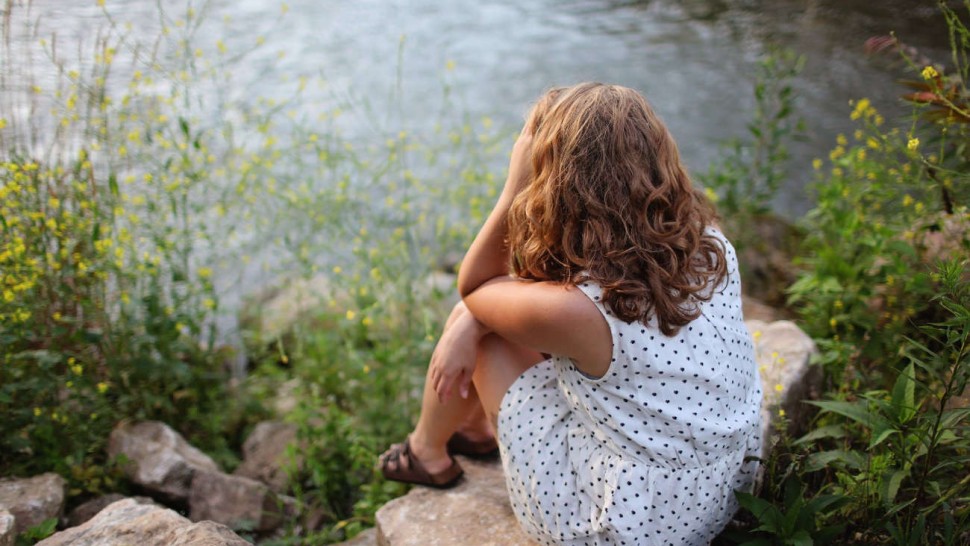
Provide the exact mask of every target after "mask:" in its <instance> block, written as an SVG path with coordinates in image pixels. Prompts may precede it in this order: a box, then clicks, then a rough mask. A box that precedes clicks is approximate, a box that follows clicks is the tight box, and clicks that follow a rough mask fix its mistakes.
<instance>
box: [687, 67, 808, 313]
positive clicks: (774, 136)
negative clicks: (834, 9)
mask: <svg viewBox="0 0 970 546" xmlns="http://www.w3.org/2000/svg"><path fill="white" fill-rule="evenodd" d="M804 64H805V58H804V57H802V56H800V55H796V54H795V53H794V52H792V51H791V50H787V49H774V50H771V51H769V52H768V53H767V54H766V55H765V56H764V57H763V58H762V59H761V60H760V61H759V63H758V65H757V68H756V70H755V73H754V76H753V79H754V99H755V106H754V113H753V119H752V121H751V122H750V123H749V124H748V126H747V131H748V135H747V138H735V139H731V140H729V141H728V142H727V143H725V144H724V145H723V147H722V149H721V152H720V157H719V159H718V160H716V161H715V162H714V163H713V164H712V165H711V166H710V169H709V170H708V172H707V173H706V174H702V175H701V176H700V177H699V181H700V182H701V183H702V184H703V185H704V186H705V188H706V193H707V196H708V197H709V198H710V199H711V200H712V201H713V202H715V203H716V205H717V209H718V213H719V215H720V218H719V223H720V225H721V228H722V229H723V230H724V232H725V234H726V235H727V236H728V237H729V238H730V239H731V242H732V243H733V245H734V246H735V248H736V250H737V251H738V256H739V260H740V262H741V263H740V267H741V279H742V283H743V284H744V285H745V287H746V293H747V294H748V295H751V296H755V297H757V298H759V299H761V300H762V301H765V302H767V303H769V304H772V305H779V306H780V305H783V303H784V298H785V296H784V289H785V287H786V286H787V285H788V284H789V283H790V282H791V280H792V278H791V277H792V275H793V273H792V272H791V267H790V265H789V263H790V261H791V257H792V256H793V255H794V254H795V252H796V248H797V241H798V240H799V238H800V237H801V236H800V234H799V233H798V230H797V229H796V227H795V225H794V224H793V223H792V222H789V221H786V220H785V219H784V218H782V217H779V216H777V215H776V214H774V212H773V210H774V207H773V201H774V198H775V197H776V195H777V193H778V190H779V188H780V186H781V183H782V181H783V180H785V178H786V177H787V168H788V161H789V152H788V144H789V142H790V141H791V140H793V139H797V138H800V136H801V135H802V133H803V123H802V121H801V120H799V119H797V118H796V117H795V108H796V102H797V95H798V94H797V91H796V89H795V87H794V83H793V80H794V79H795V78H796V77H797V76H798V74H799V73H800V72H801V71H802V68H803V66H804Z"/></svg>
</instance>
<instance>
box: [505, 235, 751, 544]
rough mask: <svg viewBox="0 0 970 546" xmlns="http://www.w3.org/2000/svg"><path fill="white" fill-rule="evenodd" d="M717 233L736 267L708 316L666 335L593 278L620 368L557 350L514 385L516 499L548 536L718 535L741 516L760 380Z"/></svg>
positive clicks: (511, 420)
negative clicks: (608, 296) (636, 318)
mask: <svg viewBox="0 0 970 546" xmlns="http://www.w3.org/2000/svg"><path fill="white" fill-rule="evenodd" d="M713 233H715V235H716V236H717V237H718V238H719V239H721V240H722V241H723V242H724V244H725V248H726V252H725V254H726V259H727V261H728V270H729V273H728V276H727V277H726V280H725V282H724V283H723V284H722V285H721V286H719V287H718V288H717V290H716V291H715V293H714V295H713V297H712V298H711V300H710V301H707V302H704V303H703V304H702V305H701V310H702V313H701V316H700V317H698V318H697V319H695V320H694V321H692V322H690V323H688V324H687V325H685V326H683V327H682V328H681V329H680V330H679V331H678V332H677V333H676V334H675V335H673V336H665V335H663V334H662V333H661V332H660V331H659V329H658V328H657V326H656V325H655V324H649V323H648V324H643V323H639V322H632V323H626V322H624V321H621V320H619V319H617V318H616V317H615V316H614V315H613V313H612V312H611V311H610V310H609V309H608V307H607V306H605V305H604V304H603V303H602V301H601V299H602V298H601V289H600V287H599V286H597V285H596V284H595V283H591V282H584V283H580V284H579V285H578V287H579V289H580V290H582V291H583V293H585V294H586V295H587V296H588V297H589V298H590V299H591V300H592V301H593V302H595V303H596V305H597V307H598V308H599V309H600V310H601V312H602V313H603V316H604V319H605V320H606V322H607V323H608V325H609V327H610V331H611V334H612V339H613V358H612V362H611V363H610V368H609V370H608V371H607V372H606V374H605V375H603V376H602V377H600V378H592V377H589V376H587V375H585V374H584V373H583V372H581V371H580V370H579V369H577V368H576V366H575V365H574V364H573V363H572V361H571V360H570V359H568V358H564V357H556V356H554V357H552V358H551V359H550V360H549V361H547V362H545V363H543V364H540V365H538V366H536V367H535V368H534V369H533V370H530V372H527V373H526V374H524V375H523V376H522V377H520V379H519V380H518V381H516V383H515V384H513V386H512V387H511V388H510V389H509V394H508V395H506V400H505V401H503V412H502V414H501V415H500V425H499V430H500V433H502V434H501V436H502V440H503V441H502V442H501V444H502V447H503V455H504V456H503V461H505V467H506V473H507V474H508V478H509V492H510V497H511V499H512V503H513V507H514V508H515V509H516V510H517V511H518V512H519V517H520V518H521V519H524V520H526V521H529V522H531V525H526V528H533V529H536V530H538V531H539V533H538V534H537V536H548V537H553V538H554V539H555V542H556V543H561V544H614V543H616V544H619V543H621V541H624V540H625V541H626V543H627V544H654V543H655V544H697V545H700V544H707V543H708V542H709V541H710V540H711V539H713V538H714V536H715V535H716V533H717V532H719V530H720V529H721V528H723V526H724V525H725V524H726V523H727V521H728V520H729V519H730V517H731V516H732V515H733V514H734V512H735V511H736V509H737V501H736V500H735V497H734V491H735V490H738V489H742V490H746V489H749V488H750V487H751V484H752V483H753V480H754V475H755V471H756V469H757V462H756V461H754V460H751V459H750V458H751V457H757V456H758V455H760V454H759V452H758V451H759V449H760V446H761V441H760V438H759V434H760V423H759V419H760V413H759V409H760V400H761V386H760V380H759V378H758V373H757V369H756V365H755V363H754V360H753V348H752V345H751V339H750V335H749V334H748V332H747V330H746V329H745V327H744V323H743V320H742V317H741V298H740V282H739V280H738V273H737V261H736V258H735V255H734V250H733V248H731V246H730V243H728V242H727V241H726V240H724V239H723V236H721V235H720V233H717V232H713ZM537 411H538V414H537ZM505 431H509V432H508V433H505ZM587 516H589V517H587Z"/></svg>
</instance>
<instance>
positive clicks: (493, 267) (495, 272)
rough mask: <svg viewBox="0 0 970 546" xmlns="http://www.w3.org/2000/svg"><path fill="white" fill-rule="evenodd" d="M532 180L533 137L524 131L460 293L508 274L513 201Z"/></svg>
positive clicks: (463, 273) (471, 252)
mask: <svg viewBox="0 0 970 546" xmlns="http://www.w3.org/2000/svg"><path fill="white" fill-rule="evenodd" d="M531 179H532V135H531V134H529V133H527V132H525V131H523V133H522V134H520V135H519V138H518V139H517V140H516V141H515V146H514V147H513V148H512V157H511V158H510V160H509V176H508V179H506V181H505V187H504V188H503V189H502V195H500V196H499V198H498V202H497V203H496V204H495V208H493V209H492V212H491V214H489V215H488V219H487V220H485V225H484V226H482V229H481V231H479V232H478V236H476V237H475V240H474V241H473V242H472V244H471V246H470V247H469V248H468V253H467V254H465V259H464V260H462V264H461V269H460V270H459V272H458V292H459V293H460V294H461V297H462V298H464V297H466V296H468V295H469V294H471V293H472V292H474V291H475V289H476V288H478V287H479V286H481V285H482V284H484V283H485V282H487V281H488V280H489V279H493V278H495V277H500V276H503V275H508V273H509V249H508V246H507V241H506V239H507V235H508V215H509V207H511V206H512V200H513V199H515V196H516V195H518V194H519V192H521V191H522V190H523V189H524V188H526V187H527V186H528V185H529V182H530V181H531Z"/></svg>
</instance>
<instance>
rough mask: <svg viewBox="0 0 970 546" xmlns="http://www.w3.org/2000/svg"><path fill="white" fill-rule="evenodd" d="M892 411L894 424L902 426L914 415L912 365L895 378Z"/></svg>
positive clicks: (914, 372)
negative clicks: (894, 419)
mask: <svg viewBox="0 0 970 546" xmlns="http://www.w3.org/2000/svg"><path fill="white" fill-rule="evenodd" d="M892 410H893V416H894V417H895V418H896V422H898V423H900V424H904V423H906V422H908V421H909V420H910V419H912V418H913V416H915V415H916V368H915V367H914V366H913V364H912V363H910V364H909V366H906V368H905V369H904V370H903V371H902V373H900V374H899V377H898V378H896V385H895V386H893V393H892Z"/></svg>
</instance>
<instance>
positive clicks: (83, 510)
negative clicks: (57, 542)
mask: <svg viewBox="0 0 970 546" xmlns="http://www.w3.org/2000/svg"><path fill="white" fill-rule="evenodd" d="M126 498H127V497H125V496H124V495H122V494H120V493H110V494H107V495H102V496H100V497H95V498H93V499H91V500H89V501H87V502H84V503H81V504H79V505H78V506H77V507H75V508H74V510H71V513H70V515H68V516H67V526H68V527H77V526H78V525H82V524H83V523H84V522H86V521H88V520H89V519H91V518H93V517H94V516H96V515H98V512H100V511H102V510H104V509H105V508H107V507H108V506H110V505H112V504H114V503H116V502H118V501H120V500H124V499H126ZM132 499H134V500H135V502H137V503H139V504H154V501H153V500H152V499H150V498H148V497H132Z"/></svg>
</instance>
